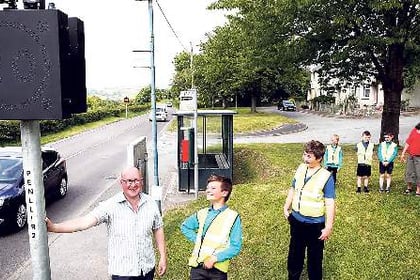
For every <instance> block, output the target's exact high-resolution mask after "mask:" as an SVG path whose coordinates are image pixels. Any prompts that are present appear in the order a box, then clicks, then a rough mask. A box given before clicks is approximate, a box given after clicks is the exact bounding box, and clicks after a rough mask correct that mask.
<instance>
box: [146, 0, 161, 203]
mask: <svg viewBox="0 0 420 280" xmlns="http://www.w3.org/2000/svg"><path fill="white" fill-rule="evenodd" d="M148 7H149V21H150V22H149V24H150V69H151V71H150V72H151V83H150V84H151V86H150V87H151V98H150V100H151V105H152V116H153V117H152V138H153V140H152V141H153V187H154V188H156V190H155V193H156V194H157V196H156V198H157V199H156V201H157V203H158V205H159V209H162V208H161V191H160V187H159V158H158V149H157V128H156V126H157V124H156V93H155V37H154V32H153V0H148Z"/></svg>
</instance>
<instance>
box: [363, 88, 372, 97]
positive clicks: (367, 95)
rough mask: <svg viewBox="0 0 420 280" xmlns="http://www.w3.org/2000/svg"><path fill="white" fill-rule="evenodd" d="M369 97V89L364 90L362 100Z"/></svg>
mask: <svg viewBox="0 0 420 280" xmlns="http://www.w3.org/2000/svg"><path fill="white" fill-rule="evenodd" d="M369 97H370V88H364V89H363V96H362V99H369Z"/></svg>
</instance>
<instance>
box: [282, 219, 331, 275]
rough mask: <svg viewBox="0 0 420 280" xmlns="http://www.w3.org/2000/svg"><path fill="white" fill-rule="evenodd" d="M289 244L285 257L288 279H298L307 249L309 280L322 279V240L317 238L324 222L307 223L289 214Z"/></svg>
mask: <svg viewBox="0 0 420 280" xmlns="http://www.w3.org/2000/svg"><path fill="white" fill-rule="evenodd" d="M289 223H290V245H289V256H288V258H287V270H288V272H289V280H299V278H300V275H301V273H302V270H303V261H304V259H305V250H306V249H307V253H308V255H307V270H308V276H309V279H310V280H321V279H322V258H323V250H324V241H322V240H319V239H318V238H319V236H320V235H321V230H322V229H323V228H324V227H325V224H324V223H318V224H308V223H302V222H299V221H298V220H296V219H295V218H294V217H293V215H290V216H289Z"/></svg>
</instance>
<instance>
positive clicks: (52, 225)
mask: <svg viewBox="0 0 420 280" xmlns="http://www.w3.org/2000/svg"><path fill="white" fill-rule="evenodd" d="M45 224H46V225H47V231H48V232H54V229H53V228H54V223H53V222H51V220H50V219H48V217H45Z"/></svg>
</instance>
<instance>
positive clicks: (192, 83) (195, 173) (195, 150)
mask: <svg viewBox="0 0 420 280" xmlns="http://www.w3.org/2000/svg"><path fill="white" fill-rule="evenodd" d="M190 45H191V58H190V68H191V91H192V92H193V93H194V95H195V105H194V119H193V128H194V191H195V192H194V196H195V199H197V198H198V131H197V127H198V126H197V120H198V111H197V110H198V100H197V91H196V90H195V88H194V64H193V58H194V49H193V44H192V42H190Z"/></svg>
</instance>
